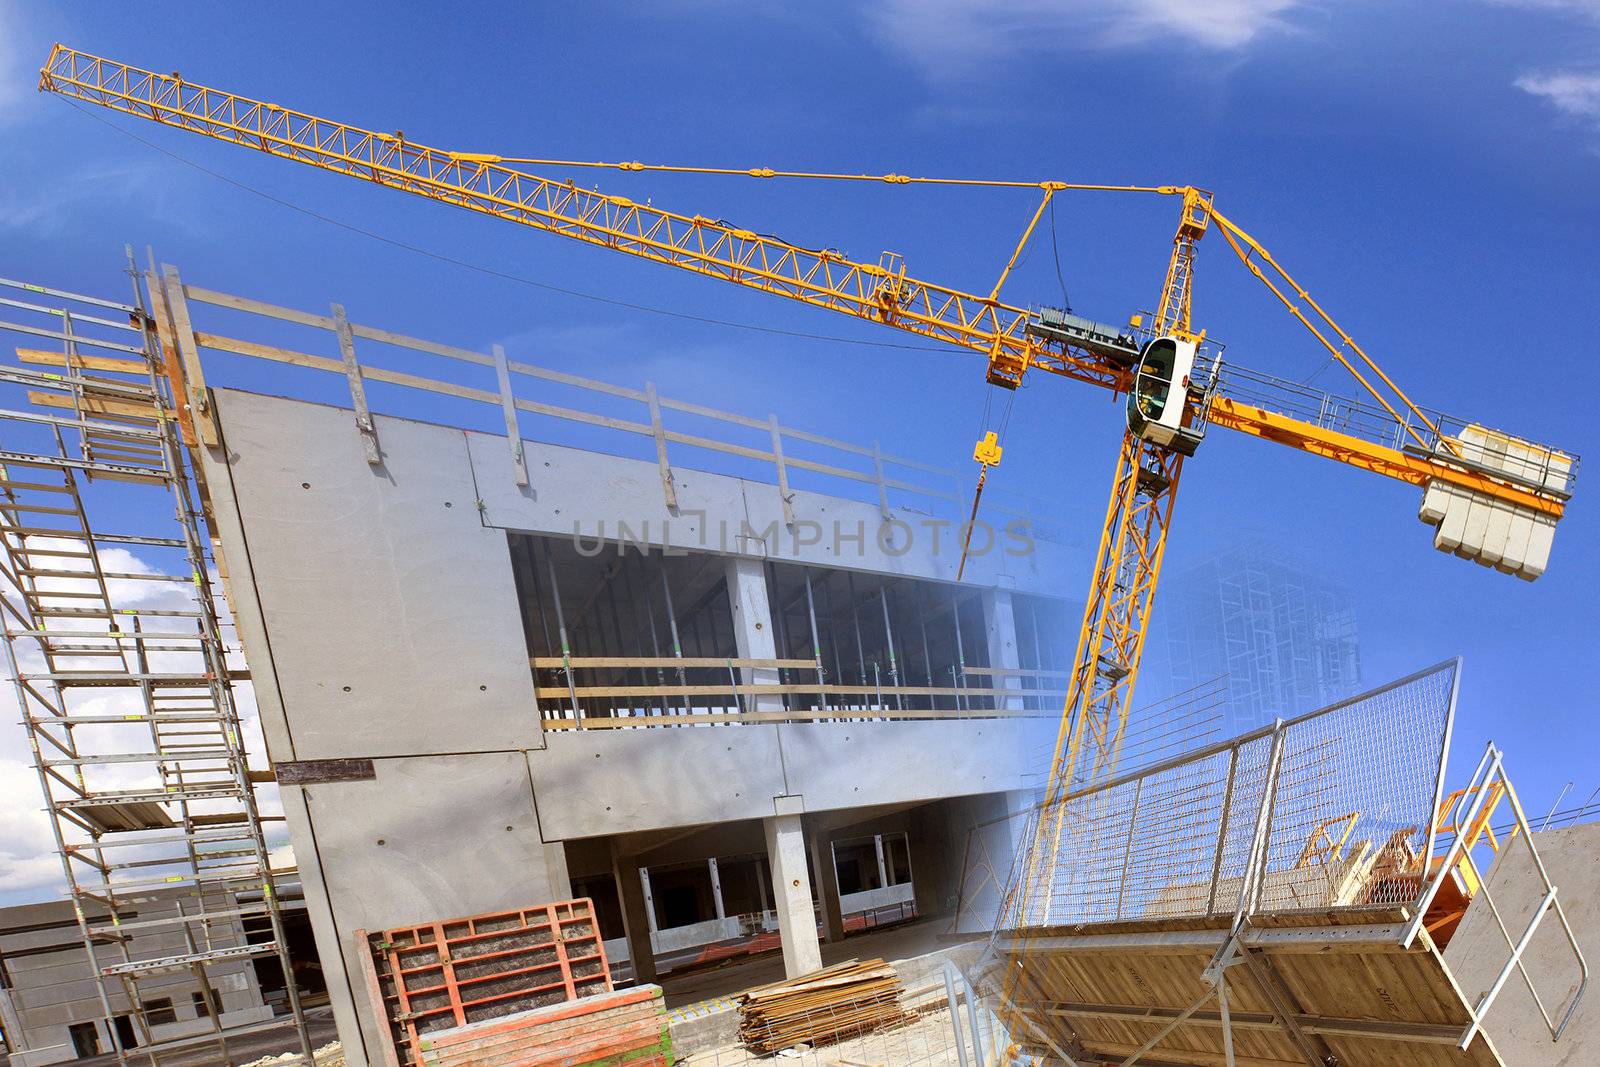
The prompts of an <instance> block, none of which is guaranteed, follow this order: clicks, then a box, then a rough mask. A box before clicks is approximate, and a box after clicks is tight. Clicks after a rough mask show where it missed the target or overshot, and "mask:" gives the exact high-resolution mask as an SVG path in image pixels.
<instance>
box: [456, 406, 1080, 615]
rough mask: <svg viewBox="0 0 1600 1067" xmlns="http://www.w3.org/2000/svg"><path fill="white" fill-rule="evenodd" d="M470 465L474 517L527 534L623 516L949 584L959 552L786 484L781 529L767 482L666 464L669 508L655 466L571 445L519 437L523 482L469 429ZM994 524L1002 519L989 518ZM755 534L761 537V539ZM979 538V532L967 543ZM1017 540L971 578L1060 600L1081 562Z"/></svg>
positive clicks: (903, 516)
mask: <svg viewBox="0 0 1600 1067" xmlns="http://www.w3.org/2000/svg"><path fill="white" fill-rule="evenodd" d="M466 436H467V439H468V449H469V453H470V455H471V458H472V467H473V471H474V475H475V479H476V482H477V486H478V492H479V495H480V497H481V499H482V500H483V504H484V507H483V521H484V522H486V523H488V524H489V525H491V526H498V527H504V528H505V529H509V530H521V531H525V532H528V533H544V534H555V535H557V536H562V537H573V536H575V529H576V530H577V531H578V532H580V533H581V534H582V535H583V536H584V537H593V536H595V535H597V534H599V533H602V532H603V533H604V534H605V535H606V536H608V537H616V536H617V535H618V523H619V522H622V523H626V524H627V527H628V529H629V531H631V533H632V534H633V535H634V537H636V538H637V539H638V540H639V541H643V542H645V543H648V544H652V545H664V544H670V545H671V546H672V547H674V548H678V549H690V550H697V551H708V552H721V553H738V554H748V555H757V556H766V557H770V558H773V559H780V560H789V561H791V562H797V563H808V564H812V565H815V566H822V567H847V568H851V569H855V570H870V571H876V572H880V573H886V574H897V575H903V576H906V577H913V578H930V579H935V580H939V581H953V580H954V579H955V573H956V567H957V564H958V563H959V561H960V558H961V542H960V538H959V534H958V532H957V531H956V530H955V529H954V528H953V527H950V526H949V525H948V524H941V526H940V528H939V529H938V530H935V529H934V528H933V527H931V526H929V525H927V524H928V523H930V522H932V521H933V520H932V518H931V517H930V516H928V515H924V514H920V513H918V512H916V511H912V510H907V509H896V510H895V511H893V512H891V516H892V518H893V519H894V520H895V522H896V523H899V524H903V525H899V526H890V527H889V528H887V529H883V530H882V531H881V532H882V538H881V539H880V528H881V527H882V524H883V515H882V513H881V512H880V510H879V508H878V505H877V504H874V503H864V502H861V501H856V500H847V499H844V498H841V497H832V496H827V495H824V494H821V493H812V492H802V491H795V492H794V494H793V507H794V513H795V517H796V519H797V523H796V525H795V526H794V527H792V528H791V527H786V526H785V525H784V521H783V518H784V516H783V506H782V503H781V502H780V501H779V499H778V489H777V486H775V485H771V484H768V483H764V482H759V481H751V480H747V479H742V478H735V477H732V476H729V475H722V474H710V473H707V472H704V471H697V470H692V469H689V468H678V467H675V468H674V469H673V475H674V478H673V485H674V487H675V489H676V492H677V497H678V511H677V513H676V514H673V513H672V512H670V511H668V510H667V507H666V501H665V499H664V495H663V492H662V487H661V474H660V469H659V468H658V467H657V466H656V464H654V463H649V462H644V461H641V460H635V459H625V458H622V457H619V456H607V455H600V454H598V453H594V452H585V451H582V450H581V449H575V448H566V447H562V446H559V445H549V444H543V443H541V442H538V441H525V442H524V447H525V448H526V449H527V456H528V471H529V478H530V481H531V483H532V484H531V485H530V486H528V487H526V488H522V487H518V486H517V484H516V481H515V478H514V477H513V474H512V467H511V458H510V455H509V450H508V449H507V447H506V442H505V440H504V439H503V438H500V437H495V436H493V435H490V434H483V433H468V434H467V435H466ZM993 521H994V522H995V523H996V524H998V525H1000V526H1003V525H1004V522H1005V519H1004V517H1001V516H996V517H995V518H994V520H993ZM763 538H764V539H763ZM977 540H978V541H980V542H981V540H982V538H979V539H977ZM1019 545H1020V542H1018V541H1016V540H1014V539H1008V538H1007V537H1006V536H1005V534H1004V533H1003V531H1002V530H999V529H997V530H996V536H995V543H994V547H993V549H992V550H991V551H989V552H988V553H986V554H983V555H975V556H974V557H973V558H972V560H971V561H970V562H969V564H968V567H967V580H968V582H969V583H970V584H974V585H985V584H998V585H1003V586H1006V587H1008V588H1018V589H1024V590H1033V591H1036V592H1039V593H1041V594H1046V595H1059V594H1060V593H1061V592H1062V589H1063V582H1064V581H1070V582H1071V583H1073V584H1074V588H1075V585H1076V583H1077V582H1078V581H1079V580H1080V579H1081V575H1080V574H1079V573H1078V572H1079V570H1081V561H1080V560H1078V559H1077V558H1076V557H1072V556H1071V555H1070V554H1069V553H1068V552H1067V550H1066V549H1065V548H1064V547H1063V546H1061V545H1058V544H1055V543H1053V542H1047V541H1039V542H1036V543H1035V544H1034V545H1033V546H1032V551H1031V552H1029V553H1027V554H1023V555H1012V554H1008V553H1007V552H1006V548H1008V547H1010V548H1012V549H1014V550H1015V549H1018V548H1019Z"/></svg>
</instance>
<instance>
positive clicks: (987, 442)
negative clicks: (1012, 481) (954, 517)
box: [956, 387, 1017, 582]
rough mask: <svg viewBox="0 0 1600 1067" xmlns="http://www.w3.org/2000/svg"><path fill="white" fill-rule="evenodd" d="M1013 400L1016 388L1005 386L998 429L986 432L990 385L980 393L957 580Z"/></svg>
mask: <svg viewBox="0 0 1600 1067" xmlns="http://www.w3.org/2000/svg"><path fill="white" fill-rule="evenodd" d="M1016 400H1017V392H1016V390H1015V389H1008V390H1006V409H1005V411H1004V412H1003V413H1002V414H1001V416H1000V429H999V430H996V431H993V432H990V431H989V416H990V414H991V412H992V410H993V402H994V389H993V388H992V387H991V388H990V389H989V390H988V391H987V392H985V393H984V397H983V424H982V432H981V433H980V434H979V436H978V444H977V446H976V447H974V448H973V450H972V458H973V459H975V460H977V461H978V485H977V487H976V488H975V489H974V490H973V492H972V511H971V512H970V513H969V514H968V515H967V524H966V532H965V533H964V534H963V535H962V538H961V562H960V563H959V564H957V565H956V581H958V582H959V581H960V580H961V576H962V575H963V574H965V573H966V571H967V557H968V555H969V554H970V553H971V551H972V531H973V529H974V528H975V527H976V526H977V525H978V502H979V501H981V500H982V499H983V487H984V483H986V482H987V481H988V480H989V469H990V468H991V467H996V466H998V465H999V463H1000V455H1001V452H1002V451H1003V448H1002V446H1001V442H1002V441H1004V440H1005V436H1006V431H1007V430H1008V429H1010V427H1011V409H1012V406H1013V405H1014V404H1015V403H1016Z"/></svg>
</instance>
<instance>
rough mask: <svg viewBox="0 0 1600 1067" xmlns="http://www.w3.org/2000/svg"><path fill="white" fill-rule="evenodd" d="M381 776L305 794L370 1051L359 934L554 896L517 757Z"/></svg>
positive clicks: (465, 758) (386, 765)
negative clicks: (361, 976)
mask: <svg viewBox="0 0 1600 1067" xmlns="http://www.w3.org/2000/svg"><path fill="white" fill-rule="evenodd" d="M376 771H377V778H376V780H374V781H369V782H339V783H328V784H323V785H313V786H307V787H305V790H304V793H305V796H306V800H307V806H308V807H309V809H310V813H311V822H312V825H313V829H314V834H315V840H316V850H315V851H316V855H317V857H318V860H319V861H320V867H321V874H322V880H323V882H324V884H325V885H326V887H327V889H328V892H329V895H330V898H331V899H330V903H331V908H332V913H333V919H334V925H335V926H336V928H337V930H338V936H339V948H340V953H341V956H342V962H343V964H344V968H345V971H346V972H347V973H348V974H349V975H351V976H356V977H353V978H352V982H353V984H354V989H353V990H352V994H353V996H352V999H353V1001H354V1003H355V1005H356V1014H357V1016H358V1017H359V1019H360V1025H361V1029H362V1031H363V1034H364V1035H365V1038H366V1041H367V1047H368V1048H369V1049H375V1048H377V1047H379V1046H378V1045H377V1044H375V1042H376V1041H378V1040H379V1038H378V1033H377V1030H376V1029H375V1024H374V1022H373V1015H372V1011H371V1009H370V1007H369V1006H368V1005H367V1003H366V997H365V993H364V990H363V989H362V987H361V986H360V978H359V975H360V974H361V968H360V963H359V960H360V952H361V951H362V947H361V946H360V945H358V944H357V943H356V940H355V937H354V935H353V931H355V930H358V929H362V930H382V929H387V928H390V927H395V926H404V925H406V924H408V923H420V922H429V921H432V920H436V919H448V918H453V917H455V916H458V915H474V914H479V913H482V912H488V911H495V910H498V909H501V908H513V907H522V906H526V905H530V904H540V903H544V902H545V901H548V900H550V899H551V898H552V896H553V895H554V894H553V893H552V887H551V885H550V882H549V879H548V877H547V874H546V868H545V854H544V843H543V841H542V840H541V839H540V836H539V820H538V816H537V814H536V812H535V810H534V806H533V796H532V793H531V792H530V790H529V788H528V768H527V764H526V763H525V762H524V761H523V758H522V754H521V753H518V752H495V753H483V754H479V755H449V756H433V757H428V758H422V759H390V760H378V761H377V763H376ZM347 1055H348V1052H347ZM352 1062H355V1061H354V1060H352Z"/></svg>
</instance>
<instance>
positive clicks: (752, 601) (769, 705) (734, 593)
mask: <svg viewBox="0 0 1600 1067" xmlns="http://www.w3.org/2000/svg"><path fill="white" fill-rule="evenodd" d="M727 578H728V604H729V606H730V607H731V608H732V609H733V638H734V642H735V646H736V647H737V648H738V650H739V658H740V659H777V658H778V643H777V640H776V639H775V638H774V637H773V627H772V606H771V605H770V604H769V603H768V602H767V575H766V571H765V570H764V569H763V568H762V565H761V561H760V560H759V559H749V558H747V557H744V556H734V557H731V558H729V560H728V569H727ZM739 673H740V681H741V682H742V683H743V684H744V685H777V684H778V681H779V678H778V672H777V671H775V670H768V669H764V668H763V669H760V670H755V669H750V668H746V669H744V670H742V671H740V672H739ZM744 706H745V707H746V708H747V709H749V710H751V711H782V710H783V698H782V697H781V696H775V695H763V696H758V697H755V698H753V699H752V698H746V699H745V701H744Z"/></svg>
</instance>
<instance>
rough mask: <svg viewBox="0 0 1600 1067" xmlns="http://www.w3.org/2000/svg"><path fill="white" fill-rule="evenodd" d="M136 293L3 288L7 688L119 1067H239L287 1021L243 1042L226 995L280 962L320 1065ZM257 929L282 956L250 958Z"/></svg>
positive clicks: (176, 422) (193, 502) (205, 564)
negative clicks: (199, 1020)
mask: <svg viewBox="0 0 1600 1067" xmlns="http://www.w3.org/2000/svg"><path fill="white" fill-rule="evenodd" d="M128 272H129V276H130V279H131V280H132V287H133V300H132V302H131V303H121V302H117V301H112V300H104V299H100V298H96V297H91V296H85V295H82V294H78V293H71V292H64V291H61V290H56V289H50V288H46V287H42V286H37V285H30V284H27V283H23V282H16V281H10V280H6V279H0V314H3V318H0V334H4V335H5V338H6V340H7V341H8V342H11V344H15V345H16V357H15V359H16V361H15V362H14V363H13V362H11V361H10V360H7V361H6V362H4V363H0V381H3V382H4V383H6V385H7V386H8V387H9V388H8V389H7V392H8V394H9V396H8V400H10V401H12V403H8V404H7V406H6V408H5V409H4V410H0V434H4V439H3V440H0V545H3V551H0V614H3V618H4V635H5V650H6V651H5V654H6V661H7V667H8V668H9V671H10V674H11V677H12V679H13V681H14V684H15V688H16V697H17V702H18V705H19V708H20V712H21V717H22V724H23V726H24V728H25V729H26V732H27V736H28V741H29V744H30V746H31V750H32V755H33V762H34V765H35V767H36V769H37V772H38V778H39V784H40V788H41V789H42V791H43V795H44V798H45V801H46V810H47V815H48V821H49V823H50V826H51V828H52V830H53V832H54V836H55V843H56V848H57V851H58V853H59V856H60V861H61V872H62V876H63V878H64V881H65V885H66V887H67V889H68V892H69V893H70V895H71V899H72V901H73V905H74V911H75V914H76V919H77V926H78V930H79V933H80V935H81V936H82V939H83V944H84V950H85V952H86V953H87V954H88V958H89V963H90V969H91V971H92V973H93V975H94V979H95V983H96V986H97V988H98V998H99V1004H100V1008H101V1010H102V1011H103V1012H104V1015H105V1018H106V1031H107V1034H108V1036H109V1038H110V1041H111V1043H112V1045H113V1047H114V1049H115V1051H116V1055H117V1059H118V1062H119V1063H122V1064H126V1063H128V1062H130V1053H133V1052H134V1047H136V1048H137V1056H138V1057H145V1056H148V1058H149V1062H151V1063H153V1064H157V1065H159V1064H161V1063H162V1062H171V1059H170V1058H171V1057H172V1056H173V1055H174V1054H176V1053H179V1052H186V1053H190V1054H192V1053H193V1052H194V1050H196V1049H204V1048H207V1047H210V1048H214V1049H215V1050H216V1059H215V1061H214V1062H219V1063H227V1062H230V1060H229V1051H228V1042H229V1039H230V1038H235V1037H237V1036H239V1035H241V1034H242V1033H244V1032H247V1031H254V1030H260V1029H266V1028H268V1027H273V1026H280V1025H284V1023H285V1020H281V1019H272V1020H268V1021H258V1022H256V1023H254V1024H251V1025H248V1026H245V1027H230V1026H227V1025H225V1024H224V1023H223V1021H222V1015H223V1010H222V1005H221V1004H220V1003H218V1002H217V994H216V992H215V991H216V989H218V988H227V987H228V986H229V985H230V984H231V983H229V982H226V981H219V979H223V978H225V977H227V976H229V975H230V974H231V975H236V974H237V972H238V971H239V970H240V969H241V968H245V967H250V966H252V965H253V964H254V963H255V962H256V961H265V960H268V959H275V960H276V961H277V965H278V966H279V967H281V968H282V972H283V977H284V984H285V987H286V990H287V994H288V1001H289V1008H290V1012H291V1015H292V1020H289V1021H292V1023H293V1025H294V1026H295V1028H296V1030H297V1032H298V1039H299V1046H300V1049H301V1051H302V1052H303V1054H304V1055H305V1056H306V1061H307V1062H308V1063H309V1062H311V1061H312V1048H311V1042H310V1038H309V1035H308V1033H307V1030H306V1024H305V1017H304V1014H303V1011H302V1008H301V1003H300V999H299V994H298V991H297V989H296V987H295V982H294V978H293V969H292V967H291V965H290V959H289V953H288V947H287V944H286V942H285V938H284V928H283V921H282V916H281V913H280V910H279V898H278V892H277V887H276V884H275V877H278V876H281V875H282V874H283V873H284V872H275V871H274V870H273V869H272V866H271V862H270V858H269V849H268V843H267V839H266V835H265V832H264V829H263V821H264V820H263V817H262V815H261V812H260V810H259V808H258V803H257V797H256V792H255V791H256V786H257V785H258V784H259V783H261V782H265V781H270V780H271V773H270V772H264V773H263V772H256V771H252V770H251V768H250V763H249V759H248V757H247V754H246V748H245V743H244V735H243V733H242V731H241V728H240V713H239V706H238V701H237V699H236V693H235V686H234V683H235V682H237V681H241V680H243V679H244V678H246V677H247V675H246V674H245V672H243V671H242V670H236V669H234V668H233V666H231V665H230V662H229V653H230V651H231V650H232V647H233V646H232V645H231V644H230V643H229V642H228V641H225V640H224V634H225V633H226V632H230V627H231V622H230V620H229V617H228V614H227V612H226V608H225V605H219V603H218V601H217V595H218V594H217V591H216V584H215V583H216V582H217V578H216V573H217V572H216V571H215V568H216V566H217V564H218V561H217V559H216V557H215V555H214V552H213V551H212V550H211V548H210V545H211V543H212V542H211V541H210V539H209V536H208V528H207V526H206V523H205V518H204V515H203V514H202V512H201V510H200V508H199V502H200V499H201V497H200V487H199V486H198V485H197V483H196V482H195V480H194V478H193V474H192V467H191V466H190V465H189V463H188V462H187V460H188V457H187V453H186V451H185V447H186V446H185V442H184V436H183V432H182V428H181V426H180V421H181V420H180V413H179V411H178V408H177V407H176V406H175V403H174V396H173V392H172V389H171V386H170V384H169V381H168V378H167V376H166V374H165V357H164V355H163V353H162V350H161V347H160V345H159V343H158V342H157V335H156V330H155V321H154V317H153V314H152V310H153V309H152V308H151V307H150V306H149V305H148V304H147V302H146V299H145V297H144V295H143V294H142V293H141V287H140V279H139V274H138V272H137V270H136V268H135V266H134V261H133V256H132V252H131V251H130V252H129V253H128ZM150 291H151V292H153V293H159V292H160V290H159V288H157V287H156V286H153V285H152V286H151V289H150ZM154 310H155V312H156V313H159V309H154ZM7 347H8V348H9V347H10V345H9V344H8V346H7ZM22 394H25V402H24V403H20V404H17V403H14V401H15V400H16V399H19V398H21V396H22ZM163 512H164V513H165V514H166V516H167V520H166V521H165V522H164V523H163V528H160V529H157V530H153V531H152V530H141V529H139V528H138V527H137V525H136V524H137V523H138V522H139V521H140V517H142V516H149V515H160V514H163ZM91 514H92V515H93V516H95V521H91ZM101 519H104V520H105V526H104V528H102V526H101V524H100V522H99V520H101ZM117 528H120V529H121V530H122V531H124V532H119V533H113V532H109V531H110V530H111V529H117ZM133 531H136V532H133ZM141 911H142V914H141ZM152 916H154V917H152ZM260 916H265V917H266V919H267V921H268V925H269V926H270V931H271V934H270V938H269V939H267V940H262V941H257V942H251V941H250V940H249V939H248V938H246V937H245V936H244V933H243V923H244V920H245V919H247V918H251V917H260ZM258 921H259V919H258ZM191 982H193V983H197V984H198V990H197V991H196V992H195V994H194V995H195V998H196V1004H199V1003H202V1002H203V1003H205V1004H206V1005H207V1009H206V1010H205V1011H204V1012H203V1014H204V1015H205V1016H206V1017H208V1018H209V1020H210V1022H209V1026H208V1027H207V1028H206V1029H205V1030H204V1031H203V1032H199V1033H195V1032H187V1033H183V1034H182V1035H181V1036H175V1035H174V1033H173V1031H174V1030H177V1029H183V1028H180V1027H173V1026H172V1025H171V1023H172V1021H173V1020H172V1018H171V1017H170V1016H171V1012H170V1005H171V1003H172V1001H171V994H172V993H173V992H174V991H177V990H182V989H185V988H187V987H188V986H189V985H190V983H191ZM153 992H160V993H162V994H165V996H163V997H154V998H153V997H151V995H150V994H151V993H153ZM202 998H203V1000H202ZM163 1008H165V1009H166V1010H165V1011H163ZM119 1016H127V1017H128V1018H129V1020H130V1026H131V1029H132V1033H133V1038H134V1039H133V1041H132V1042H129V1041H128V1040H127V1039H126V1037H127V1035H126V1034H125V1033H119V1030H118V1027H117V1026H116V1025H114V1023H113V1020H114V1019H117V1018H118V1017H119ZM189 1029H190V1030H193V1028H192V1027H191V1028H189ZM130 1046H134V1047H130Z"/></svg>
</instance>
